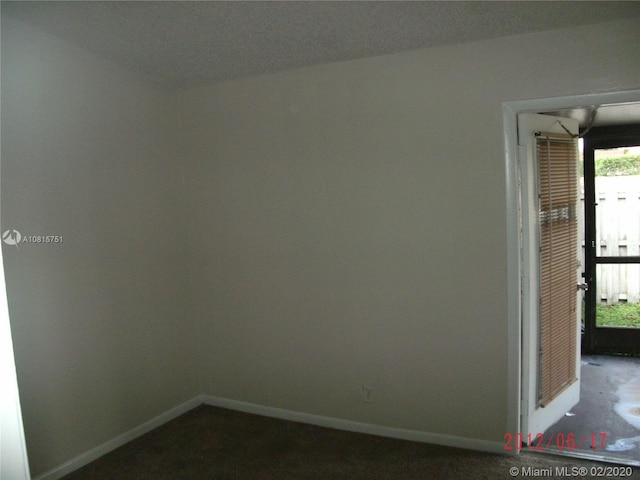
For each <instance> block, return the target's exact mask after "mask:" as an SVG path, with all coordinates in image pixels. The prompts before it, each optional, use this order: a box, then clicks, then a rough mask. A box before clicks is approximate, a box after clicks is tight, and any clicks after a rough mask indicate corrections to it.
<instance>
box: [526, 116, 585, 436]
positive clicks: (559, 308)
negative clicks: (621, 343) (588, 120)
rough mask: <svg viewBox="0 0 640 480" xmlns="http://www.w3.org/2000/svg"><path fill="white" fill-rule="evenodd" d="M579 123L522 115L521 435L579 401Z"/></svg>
mask: <svg viewBox="0 0 640 480" xmlns="http://www.w3.org/2000/svg"><path fill="white" fill-rule="evenodd" d="M577 131H578V124H577V121H575V120H572V119H567V118H559V117H552V116H548V115H535V114H524V115H519V116H518V137H519V145H520V147H521V148H520V156H521V159H520V169H521V179H522V195H523V199H522V210H523V211H522V218H523V229H522V235H523V238H522V245H523V270H524V273H525V278H523V285H524V286H525V287H524V290H523V358H522V363H523V382H522V400H523V402H522V422H523V425H522V433H523V434H532V435H533V436H534V437H535V435H536V434H537V433H541V432H544V431H545V430H546V429H547V428H548V427H549V426H550V425H552V424H553V423H555V422H556V421H557V420H558V419H559V418H561V417H562V416H563V415H564V414H565V413H566V412H567V411H569V410H570V409H571V408H572V407H573V406H574V405H575V404H576V403H577V402H578V400H579V393H580V382H579V361H578V358H579V340H580V318H579V317H580V310H581V309H580V308H578V305H579V303H578V302H579V301H580V300H581V295H579V290H578V288H577V284H578V283H581V278H580V274H581V269H580V268H579V267H580V265H581V262H580V261H579V257H580V256H581V248H580V247H579V240H578V234H577V233H578V215H577V213H578V205H579V197H578V178H577V165H578V162H577V159H578V156H577V139H576V138H575V136H574V135H576V134H577Z"/></svg>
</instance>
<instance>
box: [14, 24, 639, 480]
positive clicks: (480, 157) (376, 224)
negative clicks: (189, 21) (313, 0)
mask: <svg viewBox="0 0 640 480" xmlns="http://www.w3.org/2000/svg"><path fill="white" fill-rule="evenodd" d="M2 27H3V29H2V62H3V64H2V67H3V68H2V126H3V132H2V157H3V165H2V200H3V205H2V216H3V218H2V231H4V230H5V229H7V228H16V229H18V230H20V231H21V232H23V233H44V234H61V235H63V236H64V243H63V244H62V245H51V246H42V245H40V246H35V245H34V246H24V247H21V249H20V250H17V249H15V247H13V248H8V246H6V245H5V246H3V248H4V252H5V264H6V265H5V268H6V273H7V284H8V294H9V307H10V310H11V314H12V328H13V334H14V344H15V350H16V364H17V370H18V379H19V383H20V388H21V396H22V402H23V413H24V418H25V428H26V436H27V443H28V447H29V454H30V457H31V467H32V472H33V473H34V474H40V473H42V472H43V471H46V470H47V469H50V468H52V467H54V466H56V465H59V464H60V463H62V462H64V461H67V460H69V459H70V458H72V457H73V456H74V455H77V454H79V453H82V452H85V451H86V450H88V449H90V448H92V447H93V446H95V445H98V444H100V443H102V442H105V441H107V440H109V439H111V438H113V437H114V436H116V435H118V434H120V433H122V432H124V431H126V430H128V429H130V428H132V427H134V426H136V425H138V424H140V423H142V422H143V421H145V420H148V419H149V418H150V417H152V416H153V415H156V414H158V413H160V412H162V411H164V410H167V409H169V408H170V407H172V406H175V405H177V404H178V403H180V402H182V401H183V400H186V399H187V398H190V397H191V396H193V395H195V394H197V393H205V394H209V395H217V396H221V397H228V398H231V399H235V400H240V401H245V402H254V403H257V404H261V405H265V406H272V407H281V408H286V409H291V410H298V411H303V412H307V413H312V414H318V415H327V416H333V417H338V418H343V419H349V420H354V421H361V422H369V423H373V424H377V425H381V426H389V427H399V428H407V429H414V430H419V431H424V432H432V433H444V434H448V435H454V436H461V437H467V438H475V439H483V440H489V441H494V442H497V443H498V444H499V443H500V442H502V439H503V435H504V433H505V429H506V425H507V395H508V392H507V369H508V364H507V347H508V345H507V305H506V302H507V289H508V285H507V254H506V237H507V232H506V210H505V209H506V205H505V175H504V153H503V144H502V127H503V126H502V110H501V106H502V102H504V101H507V100H515V99H527V98H536V97H549V96H556V95H568V94H574V93H588V92H595V91H597V92H604V91H611V90H626V89H629V88H638V87H639V86H640V65H639V64H638V62H637V58H638V54H639V53H640V52H639V50H638V45H639V44H640V33H639V32H638V31H637V21H628V22H618V23H613V24H603V25H598V26H591V27H586V28H579V29H571V30H561V31H556V32H551V33H543V34H534V35H524V36H518V37H512V38H508V39H498V40H493V41H488V42H477V43H470V44H465V45H459V46H453V47H445V48H434V49H427V50H421V51H416V52H412V53H406V54H398V55H390V56H384V57H377V58H371V59H364V60H359V61H353V62H345V63H340V64H332V65H325V66H319V67H313V68H305V69H300V70H296V71H290V72H285V73H280V74H275V75H268V76H262V77H257V78H253V79H246V80H241V81H236V82H228V83H224V84H220V85H215V86H210V87H204V88H197V89H191V90H187V91H184V92H181V93H178V94H174V93H172V92H169V91H166V90H162V89H160V88H158V87H155V86H153V85H152V84H150V83H148V82H146V81H143V80H142V79H140V78H138V77H135V76H132V75H130V74H128V73H126V72H125V71H122V70H120V69H119V68H117V67H114V66H113V65H111V64H109V63H107V62H104V61H101V60H99V59H97V58H96V57H94V56H92V55H89V54H88V53H86V52H84V51H83V50H82V49H79V48H76V47H73V46H71V45H70V44H67V43H65V42H62V41H59V40H56V39H54V38H52V37H50V36H47V35H44V34H41V33H38V32H37V31H35V30H33V29H30V28H27V27H24V26H21V25H20V24H18V23H14V22H12V21H9V20H8V19H5V18H3V25H2ZM586 52H588V55H589V57H588V58H585V54H586ZM552 53H556V54H557V58H555V59H554V58H553V56H552ZM544 65H548V67H545V66H544ZM178 126H179V127H180V130H181V131H182V132H183V133H182V135H178V133H177V132H178V128H177V127H178ZM183 167H184V168H185V171H183V170H182V169H183ZM183 184H184V185H183ZM443 199H446V201H445V200H443ZM183 201H184V202H186V203H183ZM187 214H188V217H187V216H186V215H187ZM187 227H188V228H187ZM185 231H187V233H188V235H187V236H186V237H185V234H184V233H185ZM190 306H191V307H190ZM190 308H192V310H190ZM195 356H197V358H196V357H195ZM362 384H367V385H368V386H370V387H373V388H374V401H373V402H372V403H364V402H362V401H361V385H362Z"/></svg>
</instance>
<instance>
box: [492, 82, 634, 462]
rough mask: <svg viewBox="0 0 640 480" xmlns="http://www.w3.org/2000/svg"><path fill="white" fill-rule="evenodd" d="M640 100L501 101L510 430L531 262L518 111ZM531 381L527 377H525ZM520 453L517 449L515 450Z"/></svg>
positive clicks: (621, 95)
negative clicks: (525, 244) (526, 279)
mask: <svg viewBox="0 0 640 480" xmlns="http://www.w3.org/2000/svg"><path fill="white" fill-rule="evenodd" d="M638 101H640V90H628V91H620V92H608V93H595V94H586V95H572V96H566V97H554V98H544V99H533V100H518V101H510V102H504V103H503V104H502V116H503V146H504V152H505V157H504V162H505V163H504V169H505V196H506V234H507V238H506V243H507V341H508V346H507V390H508V392H507V419H506V423H505V425H506V429H507V432H510V433H512V434H516V433H517V432H521V418H522V417H521V414H522V412H521V409H522V398H521V396H522V383H523V375H528V373H526V372H524V371H523V368H522V343H523V341H526V340H528V339H523V331H524V328H523V326H524V325H523V310H524V308H525V307H526V306H525V305H523V302H524V301H525V300H524V298H523V294H522V292H523V282H522V279H523V276H524V275H526V274H527V273H528V268H529V266H528V265H525V263H524V260H523V244H522V225H523V222H524V218H523V215H522V204H521V198H522V196H521V193H522V192H521V188H520V173H519V160H518V157H519V155H518V114H519V113H540V112H549V111H554V110H563V109H571V108H577V107H583V106H591V105H610V104H618V103H629V102H638ZM526 380H527V381H528V378H527V379H526ZM512 452H513V453H516V454H517V453H518V450H515V449H514V450H513V451H512Z"/></svg>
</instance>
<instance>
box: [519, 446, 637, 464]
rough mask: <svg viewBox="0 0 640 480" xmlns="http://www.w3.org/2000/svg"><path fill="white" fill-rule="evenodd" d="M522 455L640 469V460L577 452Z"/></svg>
mask: <svg viewBox="0 0 640 480" xmlns="http://www.w3.org/2000/svg"><path fill="white" fill-rule="evenodd" d="M522 454H523V455H534V456H539V455H550V456H554V457H565V458H579V459H580V460H591V461H594V462H602V463H613V464H616V465H625V466H629V467H640V460H631V459H629V458H619V457H611V456H608V455H598V454H596V453H587V452H581V451H576V450H572V451H569V450H522Z"/></svg>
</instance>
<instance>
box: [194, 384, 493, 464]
mask: <svg viewBox="0 0 640 480" xmlns="http://www.w3.org/2000/svg"><path fill="white" fill-rule="evenodd" d="M201 399H202V401H203V403H204V404H205V405H210V406H212V407H222V408H228V409H230V410H237V411H240V412H245V413H254V414H256V415H262V416H265V417H273V418H279V419H281V420H291V421H294V422H302V423H308V424H310V425H317V426H319V427H327V428H335V429H337V430H345V431H348V432H356V433H365V434H368V435H376V436H379V437H389V438H396V439H399V440H410V441H413V442H422V443H432V444H434V445H443V446H446V447H455V448H464V449H468V450H477V451H482V452H490V453H505V450H504V443H502V442H492V441H489V440H480V439H475V438H466V437H458V436H455V435H445V434H441V433H430V432H422V431H419V430H409V429H403V428H394V427H385V426H380V425H374V424H370V423H361V422H354V421H352V420H345V419H341V418H333V417H325V416H322V415H314V414H310V413H304V412H296V411H293V410H285V409H281V408H274V407H266V406H264V405H258V404H254V403H247V402H241V401H238V400H231V399H228V398H221V397H214V396H210V395H201Z"/></svg>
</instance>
